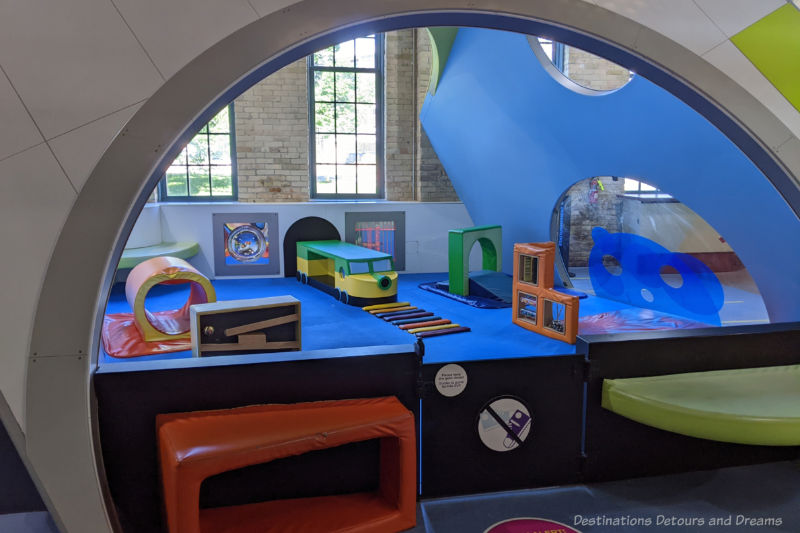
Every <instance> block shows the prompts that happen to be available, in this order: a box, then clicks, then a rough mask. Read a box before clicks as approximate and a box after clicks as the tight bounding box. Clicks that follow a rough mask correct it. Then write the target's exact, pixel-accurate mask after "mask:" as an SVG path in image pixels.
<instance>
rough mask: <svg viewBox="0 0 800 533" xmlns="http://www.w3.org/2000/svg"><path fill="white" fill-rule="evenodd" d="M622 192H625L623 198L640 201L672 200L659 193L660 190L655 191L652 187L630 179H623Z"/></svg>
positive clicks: (670, 197) (663, 193)
mask: <svg viewBox="0 0 800 533" xmlns="http://www.w3.org/2000/svg"><path fill="white" fill-rule="evenodd" d="M623 190H624V191H625V196H628V197H632V198H639V199H640V200H662V201H664V200H667V201H669V200H673V198H672V196H670V195H669V194H667V193H665V192H661V189H656V188H655V187H653V186H652V185H648V184H646V183H645V182H643V181H639V180H635V179H632V178H625V183H624V185H623Z"/></svg>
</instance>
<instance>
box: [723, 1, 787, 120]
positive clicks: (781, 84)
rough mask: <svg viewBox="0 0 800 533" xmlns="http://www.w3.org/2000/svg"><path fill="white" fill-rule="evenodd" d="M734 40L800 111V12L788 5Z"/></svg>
mask: <svg viewBox="0 0 800 533" xmlns="http://www.w3.org/2000/svg"><path fill="white" fill-rule="evenodd" d="M731 41H733V44H735V45H736V47H737V48H739V50H741V51H742V53H743V54H744V55H745V56H747V58H748V59H749V60H750V61H751V62H752V63H753V65H755V66H756V68H758V70H760V71H761V73H762V74H763V75H764V76H765V77H766V78H767V79H768V80H769V81H770V82H772V84H773V85H774V86H775V87H776V88H777V89H778V90H779V91H780V92H781V94H783V96H785V97H786V99H787V100H789V102H791V104H792V105H793V106H794V107H795V108H796V109H797V110H798V111H800V10H798V9H796V8H795V7H794V6H792V5H790V4H786V5H785V6H783V7H781V8H779V9H776V10H775V11H773V12H772V13H770V14H769V15H767V16H766V17H764V18H762V19H761V20H759V21H758V22H756V23H754V24H752V25H751V26H749V27H747V28H745V29H744V30H742V31H740V32H739V33H737V34H736V35H734V36H733V37H732V38H731Z"/></svg>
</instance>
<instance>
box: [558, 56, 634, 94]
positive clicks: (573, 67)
mask: <svg viewBox="0 0 800 533" xmlns="http://www.w3.org/2000/svg"><path fill="white" fill-rule="evenodd" d="M564 70H565V71H566V72H565V74H566V75H567V76H568V77H569V78H570V79H571V80H572V81H574V82H575V83H577V84H579V85H582V86H584V87H588V88H589V89H594V90H596V91H610V90H612V89H618V88H619V87H622V86H623V85H625V84H626V83H627V82H628V79H629V78H630V72H629V71H628V69H626V68H625V67H621V66H619V65H617V64H616V63H612V62H611V61H607V60H605V59H603V58H602V57H598V56H596V55H594V54H590V53H589V52H584V51H583V50H581V49H579V48H573V47H571V46H568V47H566V57H565V59H564Z"/></svg>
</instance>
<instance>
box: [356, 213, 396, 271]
mask: <svg viewBox="0 0 800 533" xmlns="http://www.w3.org/2000/svg"><path fill="white" fill-rule="evenodd" d="M344 226H345V228H344V240H346V241H347V242H350V243H353V244H357V245H359V246H363V247H365V248H369V249H371V250H378V251H380V252H384V253H387V254H392V258H393V260H394V269H395V270H405V269H406V213H405V211H370V212H363V211H351V212H347V213H345V214H344Z"/></svg>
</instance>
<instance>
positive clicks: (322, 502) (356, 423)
mask: <svg viewBox="0 0 800 533" xmlns="http://www.w3.org/2000/svg"><path fill="white" fill-rule="evenodd" d="M156 424H157V428H158V444H159V453H160V460H161V477H162V484H163V490H164V502H165V509H166V513H167V522H168V525H169V531H170V533H201V532H202V533H211V532H214V533H219V532H230V533H256V532H258V533H278V532H298V533H299V532H309V531H314V532H337V533H394V532H398V531H403V530H404V529H408V528H411V527H414V525H415V524H416V444H415V432H414V415H413V414H412V413H411V412H410V411H409V410H408V409H406V408H405V407H404V406H403V405H402V404H401V403H400V402H399V401H398V400H397V399H396V398H394V397H387V398H369V399H356V400H336V401H327V402H310V403H299V404H290V405H283V404H271V405H258V406H250V407H242V408H236V409H226V410H220V411H200V412H191V413H175V414H164V415H158V417H157V419H156ZM371 439H380V449H381V453H380V455H381V459H380V461H381V464H380V487H379V490H378V492H377V493H374V494H372V493H360V494H346V495H340V496H322V497H314V498H300V499H292V500H275V501H269V502H263V503H256V504H247V505H238V506H231V507H218V508H214V509H203V510H201V509H200V508H199V498H200V485H201V483H202V482H203V480H205V479H206V478H208V477H210V476H213V475H216V474H220V473H222V472H227V471H230V470H237V469H240V468H244V467H246V466H250V465H255V464H260V463H266V462H269V461H273V460H276V459H280V458H283V457H289V456H293V455H300V454H303V453H306V452H310V451H313V450H320V449H324V448H333V447H335V446H341V445H344V444H348V443H352V442H360V441H365V440H371ZM276 481H279V480H276Z"/></svg>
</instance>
